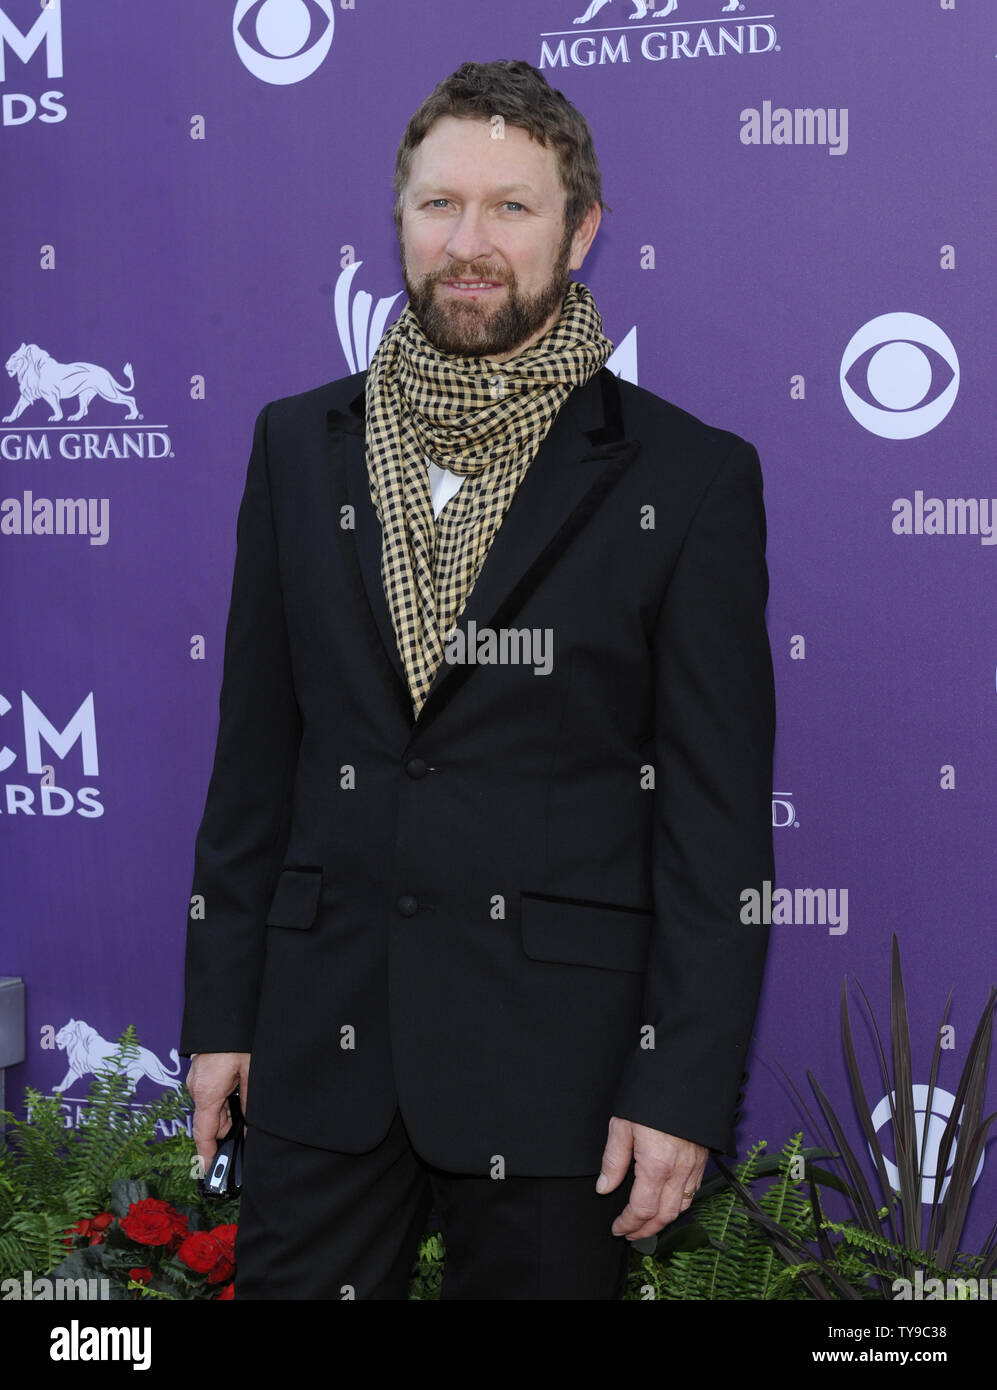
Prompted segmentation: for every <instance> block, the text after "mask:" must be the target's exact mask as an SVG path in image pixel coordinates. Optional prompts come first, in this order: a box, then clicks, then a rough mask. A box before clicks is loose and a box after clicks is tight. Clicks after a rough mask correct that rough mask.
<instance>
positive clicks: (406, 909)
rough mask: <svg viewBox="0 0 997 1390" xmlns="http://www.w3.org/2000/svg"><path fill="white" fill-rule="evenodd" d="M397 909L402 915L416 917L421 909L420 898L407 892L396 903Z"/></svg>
mask: <svg viewBox="0 0 997 1390" xmlns="http://www.w3.org/2000/svg"><path fill="white" fill-rule="evenodd" d="M395 910H396V911H397V912H398V913H399V914H400V915H401V916H402V917H414V916H415V914H416V913H417V912H418V911H419V903H418V900H417V899H416V898H412V897H409V896H408V894H406V895H405V897H402V898H399V899H398V901H397V902H396V903H395Z"/></svg>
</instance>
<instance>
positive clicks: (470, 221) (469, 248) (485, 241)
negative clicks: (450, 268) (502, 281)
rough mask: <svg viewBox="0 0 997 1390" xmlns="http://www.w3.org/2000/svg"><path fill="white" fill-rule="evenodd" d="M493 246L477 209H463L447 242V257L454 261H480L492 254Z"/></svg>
mask: <svg viewBox="0 0 997 1390" xmlns="http://www.w3.org/2000/svg"><path fill="white" fill-rule="evenodd" d="M493 249H494V248H493V246H492V242H491V237H490V236H489V234H488V228H487V226H486V224H485V219H484V216H483V215H482V213H481V211H480V210H479V209H477V208H471V207H465V208H464V209H463V211H462V212H461V213H460V216H459V217H458V218H457V221H456V222H455V224H454V226H453V229H452V231H451V234H450V238H449V240H448V241H447V255H448V256H450V257H451V258H452V259H453V260H455V261H465V262H468V263H470V262H472V261H480V260H482V259H484V258H486V257H488V256H490V255H491V254H492V251H493Z"/></svg>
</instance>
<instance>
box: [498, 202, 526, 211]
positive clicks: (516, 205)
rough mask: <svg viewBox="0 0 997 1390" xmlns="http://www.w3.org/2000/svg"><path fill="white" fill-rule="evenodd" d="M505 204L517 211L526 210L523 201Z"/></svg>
mask: <svg viewBox="0 0 997 1390" xmlns="http://www.w3.org/2000/svg"><path fill="white" fill-rule="evenodd" d="M503 206H504V207H507V208H512V209H513V210H514V211H515V212H523V211H525V209H524V207H523V204H522V203H505V204H503Z"/></svg>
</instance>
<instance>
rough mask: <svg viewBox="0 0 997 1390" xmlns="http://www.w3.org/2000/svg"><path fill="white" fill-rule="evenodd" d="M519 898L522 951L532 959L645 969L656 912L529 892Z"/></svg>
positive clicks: (609, 968) (624, 968)
mask: <svg viewBox="0 0 997 1390" xmlns="http://www.w3.org/2000/svg"><path fill="white" fill-rule="evenodd" d="M519 902H520V911H521V929H522V938H523V950H524V951H525V952H526V954H527V955H528V956H529V957H530V958H531V959H532V960H547V961H560V962H562V963H564V964H566V965H594V966H599V967H601V968H602V969H604V970H633V971H636V972H638V973H640V972H641V971H643V970H644V968H645V965H646V964H647V947H648V939H649V937H650V933H651V923H652V921H653V920H654V918H653V914H652V913H650V912H641V911H637V910H635V909H629V908H625V907H613V906H611V905H610V904H608V903H607V904H605V905H603V904H601V903H580V902H573V901H571V900H570V899H564V898H541V897H536V896H533V895H530V894H526V893H522V894H520V899H519Z"/></svg>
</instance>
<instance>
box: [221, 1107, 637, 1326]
mask: <svg viewBox="0 0 997 1390" xmlns="http://www.w3.org/2000/svg"><path fill="white" fill-rule="evenodd" d="M597 1176H598V1175H597V1174H595V1173H593V1174H591V1175H589V1176H586V1177H573V1178H515V1177H494V1178H493V1177H484V1178H483V1177H481V1176H480V1175H477V1174H475V1175H472V1176H465V1175H461V1174H456V1173H447V1172H444V1171H443V1170H441V1169H439V1168H436V1167H434V1166H433V1165H432V1164H429V1163H426V1162H425V1161H424V1160H423V1159H422V1158H420V1157H419V1155H418V1154H417V1153H416V1152H415V1150H414V1149H413V1148H412V1145H411V1142H410V1139H409V1136H408V1133H407V1131H406V1129H405V1125H404V1123H403V1121H402V1118H401V1112H400V1111H396V1112H395V1117H394V1120H393V1121H392V1124H391V1128H390V1129H389V1131H388V1133H387V1135H386V1136H385V1138H384V1140H383V1141H382V1142H381V1143H380V1144H378V1145H377V1146H376V1148H374V1149H372V1150H371V1151H370V1152H369V1153H365V1154H343V1153H337V1152H335V1151H332V1150H329V1149H319V1148H314V1147H312V1146H310V1145H307V1144H298V1143H295V1142H293V1141H291V1140H287V1139H281V1138H279V1137H277V1136H276V1135H272V1134H269V1133H267V1132H266V1131H265V1130H261V1129H258V1128H255V1127H250V1131H249V1135H248V1137H247V1140H246V1153H245V1181H244V1187H243V1194H242V1204H241V1211H240V1219H239V1232H238V1237H237V1241H236V1263H237V1272H236V1280H235V1297H236V1299H237V1300H240V1301H242V1300H246V1299H300V1300H313V1299H324V1300H330V1299H334V1300H338V1301H342V1300H347V1299H405V1298H408V1290H409V1281H410V1277H411V1274H412V1268H413V1265H414V1263H415V1258H416V1252H417V1250H418V1246H419V1242H420V1240H421V1239H422V1237H423V1235H424V1234H425V1233H426V1229H427V1223H428V1221H429V1217H430V1213H431V1212H432V1211H435V1212H436V1214H437V1216H438V1218H439V1224H440V1226H441V1227H442V1230H443V1237H444V1241H445V1244H446V1260H445V1268H444V1276H443V1288H442V1295H441V1296H442V1298H443V1299H529V1300H557V1299H565V1300H570V1299H593V1300H618V1299H619V1298H621V1296H622V1294H623V1289H624V1286H625V1283H626V1275H627V1267H628V1263H629V1260H628V1257H629V1252H630V1245H629V1242H628V1241H627V1240H626V1238H625V1237H623V1236H614V1235H612V1234H611V1231H610V1227H611V1226H612V1223H613V1221H614V1220H615V1219H616V1217H617V1216H618V1215H619V1213H620V1212H621V1211H622V1210H623V1208H624V1206H625V1205H626V1203H627V1200H628V1197H629V1193H630V1187H631V1184H632V1176H628V1177H627V1179H626V1180H625V1181H624V1183H622V1184H621V1185H620V1187H619V1188H617V1189H616V1190H615V1191H614V1192H612V1193H609V1194H607V1195H606V1196H599V1195H598V1194H597V1193H596V1191H595V1181H596V1177H597Z"/></svg>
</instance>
